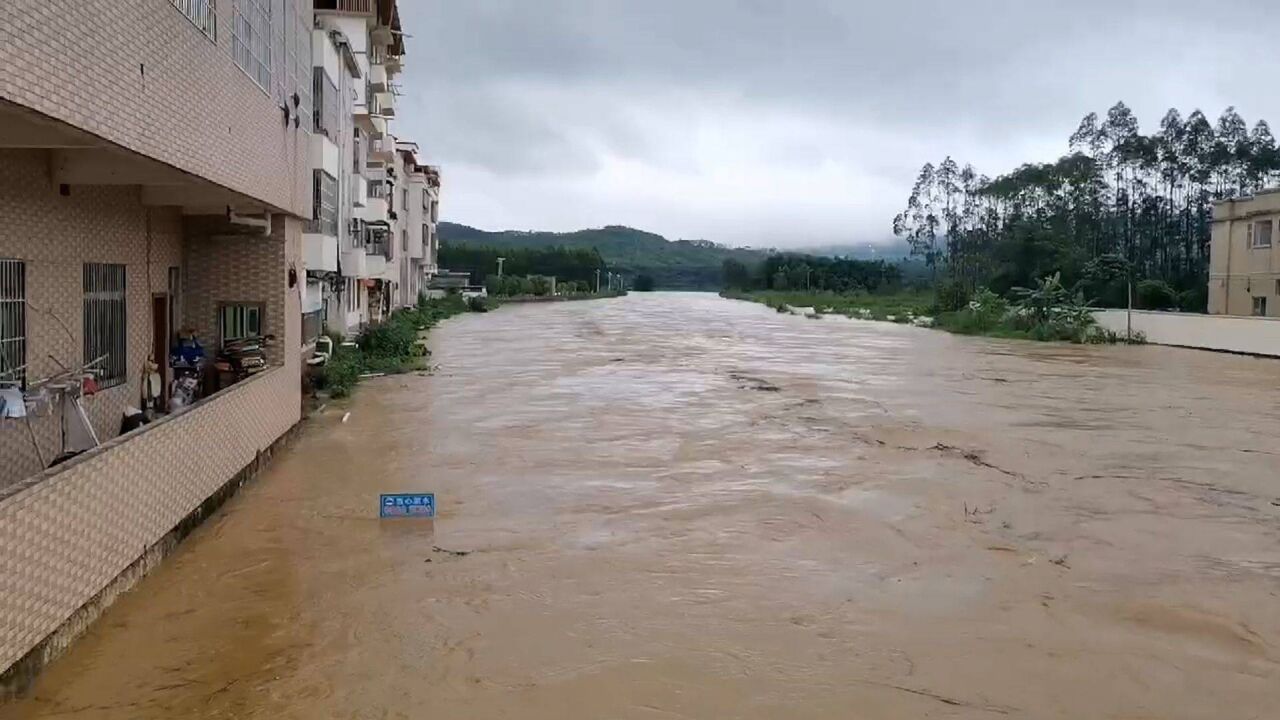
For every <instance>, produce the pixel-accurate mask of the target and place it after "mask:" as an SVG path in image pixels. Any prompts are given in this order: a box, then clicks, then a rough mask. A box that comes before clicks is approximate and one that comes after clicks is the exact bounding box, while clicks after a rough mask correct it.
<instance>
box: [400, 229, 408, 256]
mask: <svg viewBox="0 0 1280 720" xmlns="http://www.w3.org/2000/svg"><path fill="white" fill-rule="evenodd" d="M400 249H401V250H403V251H404V252H409V231H408V230H401V231H400Z"/></svg>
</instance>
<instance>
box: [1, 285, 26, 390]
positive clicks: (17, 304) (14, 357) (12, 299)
mask: <svg viewBox="0 0 1280 720" xmlns="http://www.w3.org/2000/svg"><path fill="white" fill-rule="evenodd" d="M26 365H27V265H26V263H25V262H23V261H21V260H0V380H7V381H10V382H17V383H20V384H25V383H26V379H27V371H26V369H25V368H26Z"/></svg>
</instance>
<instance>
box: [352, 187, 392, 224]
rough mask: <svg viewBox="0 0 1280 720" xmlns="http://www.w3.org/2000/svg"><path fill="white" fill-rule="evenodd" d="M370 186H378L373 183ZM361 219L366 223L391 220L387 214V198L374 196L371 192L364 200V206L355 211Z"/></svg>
mask: <svg viewBox="0 0 1280 720" xmlns="http://www.w3.org/2000/svg"><path fill="white" fill-rule="evenodd" d="M371 187H378V186H377V185H373V186H371ZM356 215H358V216H359V218H360V219H361V220H364V221H365V222H367V223H376V222H382V223H385V222H388V221H390V220H391V218H390V216H389V215H388V214H387V199H386V198H384V197H376V196H374V195H372V194H370V195H369V197H368V199H366V200H365V204H364V207H362V208H360V210H359V212H357V213H356Z"/></svg>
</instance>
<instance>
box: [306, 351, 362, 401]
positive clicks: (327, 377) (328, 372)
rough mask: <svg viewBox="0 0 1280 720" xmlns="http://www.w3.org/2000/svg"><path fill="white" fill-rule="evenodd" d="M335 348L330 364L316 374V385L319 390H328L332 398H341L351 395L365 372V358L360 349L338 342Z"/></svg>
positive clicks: (326, 364)
mask: <svg viewBox="0 0 1280 720" xmlns="http://www.w3.org/2000/svg"><path fill="white" fill-rule="evenodd" d="M339 340H340V339H339ZM333 347H334V351H333V356H332V357H330V358H329V362H327V363H325V365H324V367H322V368H320V369H319V370H318V371H317V372H316V379H315V384H316V388H317V389H322V390H328V391H329V395H330V396H331V397H335V398H340V397H345V396H347V395H349V394H351V388H353V387H355V384H356V382H357V381H358V380H359V379H360V373H362V372H364V358H363V357H362V355H361V353H360V348H358V347H351V346H345V345H342V344H341V343H340V342H339V341H338V340H335V342H334V344H333Z"/></svg>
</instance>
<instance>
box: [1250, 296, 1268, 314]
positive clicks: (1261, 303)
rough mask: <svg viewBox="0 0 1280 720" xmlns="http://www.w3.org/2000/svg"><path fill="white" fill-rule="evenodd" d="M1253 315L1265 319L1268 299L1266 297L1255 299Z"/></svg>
mask: <svg viewBox="0 0 1280 720" xmlns="http://www.w3.org/2000/svg"><path fill="white" fill-rule="evenodd" d="M1253 314H1254V315H1257V316H1258V317H1265V316H1266V314H1267V298H1266V297H1265V296H1261V297H1255V298H1254V299H1253Z"/></svg>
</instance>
